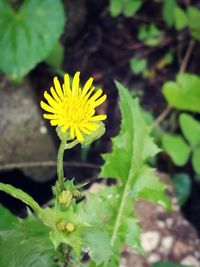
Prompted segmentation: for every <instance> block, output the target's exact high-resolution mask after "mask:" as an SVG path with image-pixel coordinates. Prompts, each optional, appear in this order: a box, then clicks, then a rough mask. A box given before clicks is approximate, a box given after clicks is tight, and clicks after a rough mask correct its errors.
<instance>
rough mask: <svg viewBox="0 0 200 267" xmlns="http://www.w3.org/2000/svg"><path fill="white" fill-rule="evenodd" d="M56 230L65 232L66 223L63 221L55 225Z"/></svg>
mask: <svg viewBox="0 0 200 267" xmlns="http://www.w3.org/2000/svg"><path fill="white" fill-rule="evenodd" d="M57 228H58V230H60V231H62V232H65V230H66V222H64V221H60V222H59V223H57Z"/></svg>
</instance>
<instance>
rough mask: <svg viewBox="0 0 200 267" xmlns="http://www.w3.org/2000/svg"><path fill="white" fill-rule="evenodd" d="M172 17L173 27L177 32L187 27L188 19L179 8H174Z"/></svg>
mask: <svg viewBox="0 0 200 267" xmlns="http://www.w3.org/2000/svg"><path fill="white" fill-rule="evenodd" d="M174 16H175V27H176V29H177V30H182V29H184V28H185V27H187V25H188V18H187V15H186V13H185V12H184V10H183V9H182V8H180V7H179V6H176V7H175V10H174Z"/></svg>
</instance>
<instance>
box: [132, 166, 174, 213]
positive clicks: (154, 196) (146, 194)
mask: <svg viewBox="0 0 200 267" xmlns="http://www.w3.org/2000/svg"><path fill="white" fill-rule="evenodd" d="M165 189H166V185H165V184H163V183H162V182H161V181H160V180H159V179H158V177H156V175H155V171H154V170H153V169H151V168H149V167H148V166H144V167H143V168H142V169H141V170H140V172H139V173H138V179H137V181H136V183H135V184H134V187H133V191H132V194H133V196H134V198H135V199H144V200H148V201H152V202H154V203H156V204H159V205H161V206H163V207H164V208H165V209H167V210H168V211H170V210H171V202H170V201H169V198H168V197H167V196H166V195H165V194H163V192H164V191H165Z"/></svg>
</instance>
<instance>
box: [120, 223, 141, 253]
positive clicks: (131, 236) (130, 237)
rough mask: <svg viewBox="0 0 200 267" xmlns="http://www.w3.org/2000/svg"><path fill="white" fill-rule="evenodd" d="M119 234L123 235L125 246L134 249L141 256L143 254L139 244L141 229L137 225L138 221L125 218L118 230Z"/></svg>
mask: <svg viewBox="0 0 200 267" xmlns="http://www.w3.org/2000/svg"><path fill="white" fill-rule="evenodd" d="M123 228H124V229H123ZM120 233H122V234H124V236H125V240H124V242H125V244H126V245H128V246H129V247H131V248H133V249H135V250H136V251H138V252H140V253H141V254H142V253H143V250H142V247H141V243H140V234H141V229H140V227H139V225H138V221H137V220H136V219H135V218H125V219H124V222H123V223H122V227H121V228H120Z"/></svg>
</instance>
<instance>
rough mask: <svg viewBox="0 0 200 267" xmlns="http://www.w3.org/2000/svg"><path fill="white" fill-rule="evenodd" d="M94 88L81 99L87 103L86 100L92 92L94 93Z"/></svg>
mask: <svg viewBox="0 0 200 267" xmlns="http://www.w3.org/2000/svg"><path fill="white" fill-rule="evenodd" d="M94 89H95V87H94V86H93V87H92V88H91V89H90V91H89V92H88V93H87V95H86V96H85V97H84V98H83V99H84V100H85V101H87V99H88V98H89V97H90V95H91V94H92V92H93V91H94Z"/></svg>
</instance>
